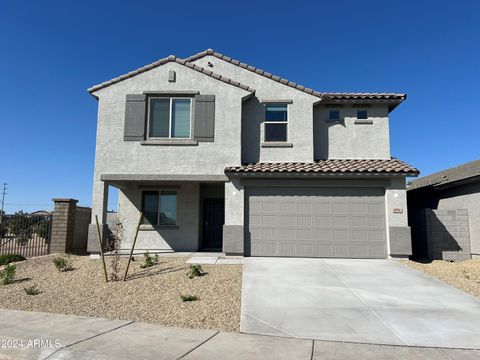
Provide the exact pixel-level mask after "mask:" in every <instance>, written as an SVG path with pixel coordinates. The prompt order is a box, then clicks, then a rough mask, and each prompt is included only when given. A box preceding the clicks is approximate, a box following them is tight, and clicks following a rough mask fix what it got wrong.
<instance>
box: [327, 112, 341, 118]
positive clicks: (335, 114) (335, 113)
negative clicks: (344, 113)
mask: <svg viewBox="0 0 480 360" xmlns="http://www.w3.org/2000/svg"><path fill="white" fill-rule="evenodd" d="M328 118H329V120H340V111H339V110H330V111H329V113H328Z"/></svg>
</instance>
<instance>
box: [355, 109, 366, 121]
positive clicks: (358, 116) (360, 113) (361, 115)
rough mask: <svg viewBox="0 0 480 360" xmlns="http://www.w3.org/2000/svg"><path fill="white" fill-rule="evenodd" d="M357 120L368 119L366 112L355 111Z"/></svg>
mask: <svg viewBox="0 0 480 360" xmlns="http://www.w3.org/2000/svg"><path fill="white" fill-rule="evenodd" d="M357 119H362V120H363V119H368V114H367V110H357Z"/></svg>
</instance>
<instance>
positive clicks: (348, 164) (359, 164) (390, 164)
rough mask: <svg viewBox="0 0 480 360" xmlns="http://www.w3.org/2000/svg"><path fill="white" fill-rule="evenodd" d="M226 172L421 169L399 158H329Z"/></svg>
mask: <svg viewBox="0 0 480 360" xmlns="http://www.w3.org/2000/svg"><path fill="white" fill-rule="evenodd" d="M225 173H227V174H228V173H330V174H334V173H339V174H402V175H410V176H417V175H418V174H419V171H418V170H417V169H416V168H414V167H412V166H410V165H408V164H406V163H404V162H403V161H401V160H398V159H388V160H387V159H386V160H377V159H329V160H319V161H315V162H311V163H305V162H278V163H273V162H259V163H250V164H245V165H242V166H230V167H227V168H225Z"/></svg>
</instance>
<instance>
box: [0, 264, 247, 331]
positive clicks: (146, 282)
mask: <svg viewBox="0 0 480 360" xmlns="http://www.w3.org/2000/svg"><path fill="white" fill-rule="evenodd" d="M57 256H58V254H57V255H53V254H52V255H48V256H43V257H38V258H32V259H29V260H26V261H23V262H18V263H15V265H16V266H17V276H16V281H15V282H14V283H13V284H10V285H0V308H5V309H17V310H28V311H42V312H52V313H59V314H70V315H84V316H95V317H105V318H113V319H125V320H135V321H144V322H149V323H155V324H161V325H164V326H177V327H189V328H207V329H216V330H223V331H239V327H240V296H241V282H242V266H241V265H202V269H203V270H204V271H205V272H206V273H207V274H206V275H204V276H200V277H195V278H193V279H189V277H188V275H187V273H188V269H189V265H188V264H185V261H186V260H187V258H186V257H171V256H165V257H160V258H159V264H158V265H154V266H153V267H151V268H148V269H142V268H140V265H141V264H142V263H143V259H142V258H140V257H139V258H138V259H137V260H136V261H134V262H132V263H131V265H130V270H129V278H128V279H127V281H126V282H123V281H117V282H109V283H108V284H106V283H105V276H104V273H103V268H102V262H101V260H91V259H90V258H89V257H85V256H69V257H68V259H69V260H70V262H71V264H72V266H73V270H71V271H65V272H59V271H58V270H57V269H56V268H55V266H54V265H53V262H52V260H53V258H55V257H57ZM110 260H111V258H107V259H106V261H107V268H108V269H109V268H110ZM126 262H127V259H125V258H124V259H122V260H121V276H122V278H123V274H124V271H125V267H126ZM32 285H35V286H36V287H37V288H38V289H39V290H40V291H41V293H40V294H38V295H27V294H26V292H25V290H24V288H27V287H30V286H32ZM181 295H194V296H196V297H198V300H197V301H190V302H184V301H182V299H181Z"/></svg>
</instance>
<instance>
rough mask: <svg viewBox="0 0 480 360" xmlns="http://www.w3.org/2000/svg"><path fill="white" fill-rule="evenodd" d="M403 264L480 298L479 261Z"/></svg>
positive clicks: (405, 262) (413, 262) (411, 262)
mask: <svg viewBox="0 0 480 360" xmlns="http://www.w3.org/2000/svg"><path fill="white" fill-rule="evenodd" d="M403 263H404V264H406V265H408V266H411V267H412V268H414V269H417V270H420V271H423V272H424V273H426V274H428V275H430V276H433V277H436V278H437V279H440V280H443V281H445V282H446V283H448V284H450V285H453V286H455V287H456V288H459V289H460V290H463V291H465V292H467V293H469V294H471V295H473V296H475V297H478V298H480V260H465V261H458V262H449V261H444V260H435V261H432V262H416V261H411V260H407V261H403Z"/></svg>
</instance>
